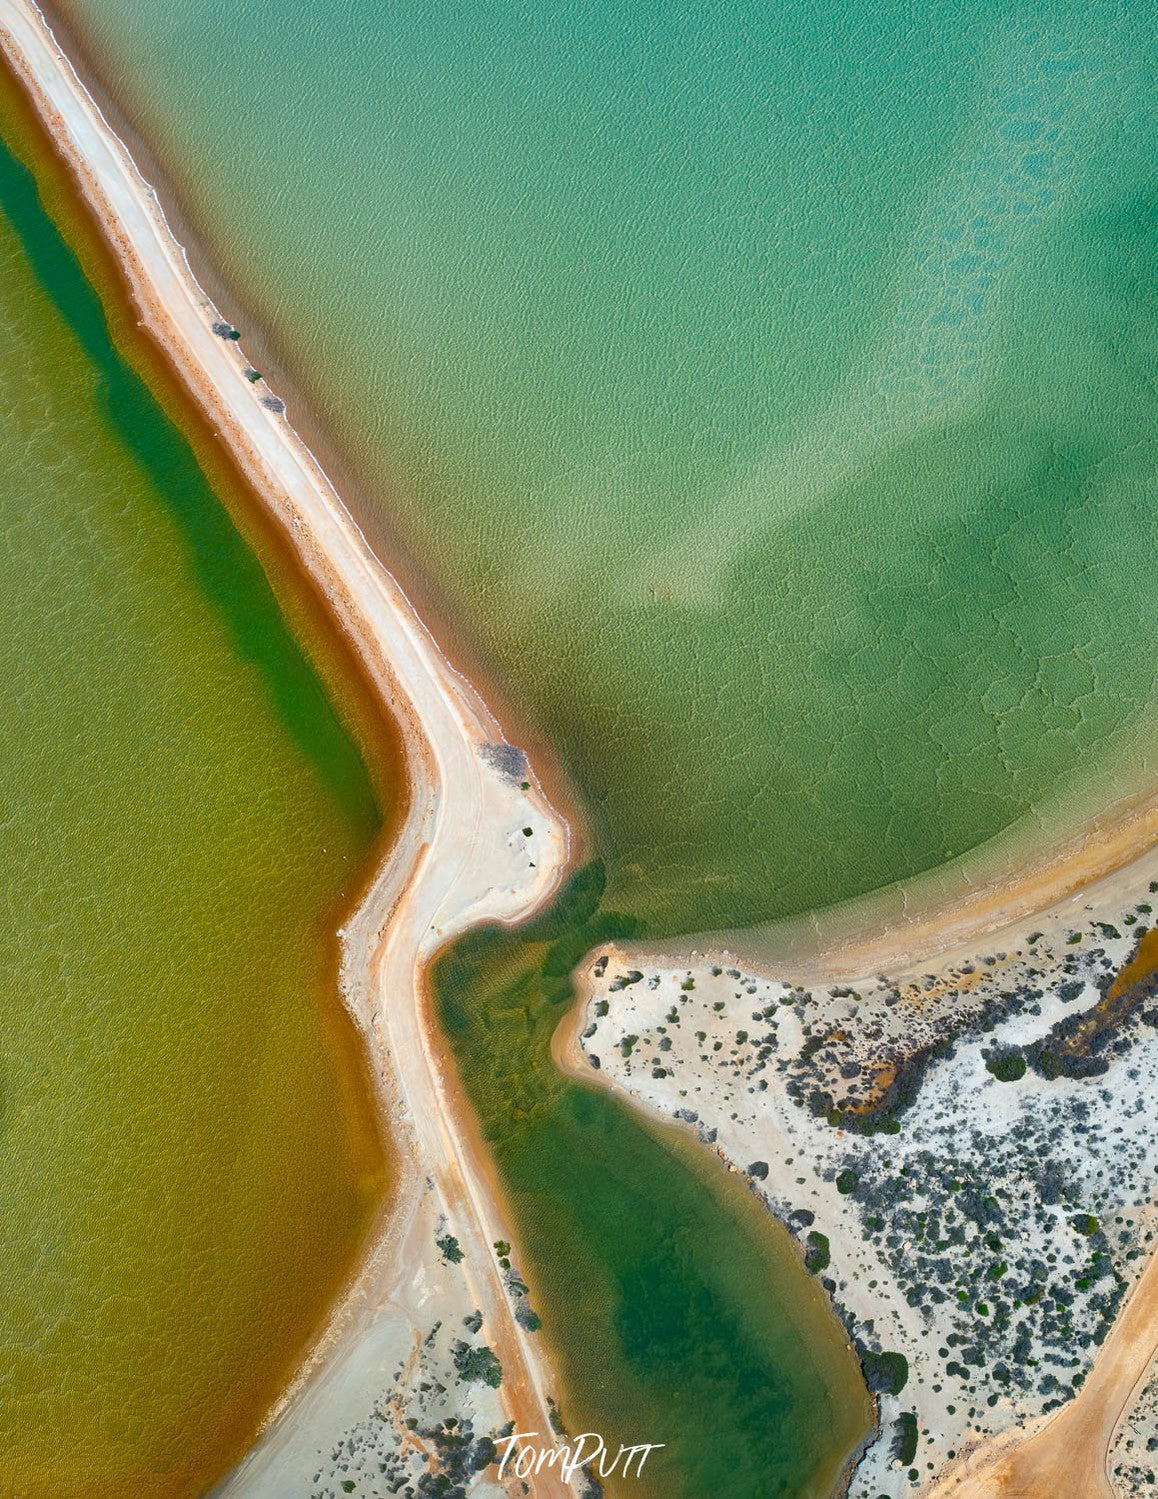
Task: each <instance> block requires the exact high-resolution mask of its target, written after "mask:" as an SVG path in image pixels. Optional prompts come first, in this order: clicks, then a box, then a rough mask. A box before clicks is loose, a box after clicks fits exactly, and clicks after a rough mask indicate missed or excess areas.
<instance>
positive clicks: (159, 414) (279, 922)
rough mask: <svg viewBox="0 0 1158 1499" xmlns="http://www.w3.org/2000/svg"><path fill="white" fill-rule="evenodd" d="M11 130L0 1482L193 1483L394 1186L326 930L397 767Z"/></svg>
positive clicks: (313, 1313)
mask: <svg viewBox="0 0 1158 1499" xmlns="http://www.w3.org/2000/svg"><path fill="white" fill-rule="evenodd" d="M0 129H2V130H3V134H4V138H5V142H6V143H0V391H2V392H3V410H4V422H3V437H2V440H0V582H2V588H0V600H2V603H0V613H2V624H0V681H2V682H3V691H4V713H3V717H2V721H0V788H2V796H3V815H2V816H0V973H2V982H0V1201H2V1202H3V1205H4V1257H3V1265H2V1268H0V1487H2V1488H3V1489H4V1491H5V1492H12V1493H19V1494H22V1495H28V1496H29V1499H40V1496H50V1495H51V1496H62V1499H63V1496H67V1499H75V1496H77V1495H81V1494H84V1495H96V1494H99V1495H102V1496H106V1495H107V1496H114V1495H125V1496H132V1499H138V1496H141V1495H146V1494H149V1495H154V1494H155V1495H178V1494H195V1493H201V1492H203V1491H204V1489H205V1487H206V1485H207V1484H208V1483H209V1482H210V1481H211V1480H212V1479H213V1478H215V1477H217V1476H218V1475H219V1474H220V1472H221V1471H222V1469H223V1468H224V1467H225V1466H226V1465H227V1464H228V1462H229V1461H231V1460H232V1459H234V1458H236V1457H237V1456H238V1455H240V1453H241V1452H242V1451H243V1450H244V1448H245V1446H246V1445H247V1444H248V1442H249V1441H250V1440H252V1436H253V1432H254V1430H255V1428H256V1425H257V1422H258V1420H259V1418H260V1417H261V1415H262V1414H263V1413H264V1410H265V1408H266V1407H267V1405H268V1403H269V1402H270V1400H271V1399H272V1398H273V1397H274V1395H275V1394H276V1393H277V1392H278V1390H279V1388H280V1387H281V1385H282V1384H283V1383H284V1382H285V1380H286V1378H287V1376H288V1374H289V1373H290V1372H291V1371H292V1369H293V1367H294V1365H295V1363H296V1361H297V1360H298V1358H299V1357H300V1356H301V1353H302V1351H303V1348H304V1346H305V1344H306V1342H307V1341H308V1339H309V1338H310V1337H311V1336H312V1335H313V1334H314V1332H315V1331H316V1330H317V1328H318V1327H319V1325H320V1322H321V1319H322V1318H324V1316H325V1314H326V1311H327V1309H328V1304H329V1303H330V1301H331V1300H332V1298H333V1297H334V1296H335V1295H336V1294H337V1292H338V1290H339V1288H340V1286H341V1283H342V1281H343V1279H344V1278H345V1277H346V1276H347V1275H348V1274H349V1273H350V1272H351V1270H352V1268H353V1262H354V1259H355V1257H356V1255H357V1254H358V1252H359V1249H360V1246H361V1244H362V1242H363V1240H364V1238H365V1235H366V1233H367V1230H368V1228H369V1226H370V1224H371V1222H372V1221H373V1218H374V1215H375V1212H376V1209H377V1207H378V1205H379V1203H380V1201H381V1197H382V1192H383V1187H384V1171H385V1165H384V1158H383V1152H382V1147H381V1144H380V1142H379V1140H378V1137H377V1132H376V1126H375V1122H374V1110H373V1107H372V1102H371V1099H370V1096H369V1091H368V1087H367V1080H366V1076H365V1068H364V1060H363V1058H362V1055H361V1052H360V1049H359V1046H358V1044H357V1042H356V1039H355V1037H354V1036H353V1034H352V1028H351V1027H350V1025H349V1023H348V1022H347V1021H346V1020H345V1018H344V1016H343V1014H342V1013H341V1010H340V1006H339V1001H338V995H337V987H336V958H337V955H336V951H335V946H334V942H333V939H332V935H331V934H332V931H333V927H334V925H335V923H336V921H337V919H338V913H339V911H340V909H341V907H342V905H343V903H344V902H346V901H347V900H348V899H349V898H350V896H351V894H352V893H353V891H354V889H355V883H356V877H357V871H358V870H359V867H360V866H361V865H362V863H363V861H364V859H365V857H366V855H367V852H368V849H369V846H370V844H371V841H372V840H373V839H374V837H375V835H376V833H377V830H378V828H379V825H380V821H381V815H380V811H379V805H378V802H379V797H380V795H382V794H384V793H386V792H387V791H388V786H387V784H386V783H385V782H383V783H382V785H381V786H380V788H379V790H378V793H377V794H376V791H375V788H374V787H373V786H372V785H371V783H370V781H369V779H368V777H367V773H366V770H365V767H364V765H363V762H362V759H361V758H360V754H359V751H358V749H357V748H356V747H355V745H354V743H353V742H352V740H351V738H350V733H349V725H344V724H343V723H342V722H341V721H340V720H339V718H338V717H337V716H336V715H335V711H334V709H333V707H332V706H331V704H330V702H329V701H328V700H327V697H326V695H325V692H324V691H323V688H322V685H321V681H320V679H319V676H318V672H317V670H316V669H315V667H314V666H313V665H312V664H311V661H310V659H309V658H308V657H307V656H306V654H305V651H304V649H303V644H302V640H303V639H305V638H307V637H308V639H309V643H310V648H311V649H322V648H323V647H324V637H323V636H321V635H320V634H319V633H318V630H317V628H316V626H315V627H314V628H313V629H312V632H311V631H306V630H305V626H304V623H303V621H301V620H299V621H298V622H297V626H300V627H301V628H300V629H298V630H297V634H295V633H291V631H290V629H289V627H288V625H287V623H286V619H285V618H284V617H283V614H282V613H281V611H280V609H279V605H278V603H277V602H276V601H275V598H274V596H273V593H272V592H271V589H270V585H269V583H268V582H267V579H266V576H265V575H264V573H263V571H262V568H261V567H260V566H259V564H258V562H257V560H256V557H255V555H254V553H253V552H252V551H251V549H250V547H249V546H248V545H247V544H246V542H245V541H243V539H242V537H241V536H240V534H239V533H238V531H237V530H236V529H235V527H234V524H233V522H232V521H231V519H230V517H229V515H228V514H227V512H226V511H225V509H223V508H222V504H221V501H220V500H219V498H218V496H217V494H216V493H215V492H214V490H213V489H212V488H211V487H210V485H209V483H208V482H207V480H206V478H205V477H204V474H203V472H202V470H201V468H200V467H199V466H198V463H197V461H196V459H195V457H194V453H193V451H192V449H191V447H190V445H189V442H188V441H187V440H186V438H185V436H184V435H183V433H182V431H181V430H179V429H178V427H177V426H176V425H174V422H173V420H171V418H170V417H169V416H168V415H166V413H165V412H164V411H162V410H161V408H160V407H159V406H158V404H157V402H156V401H155V400H154V397H153V395H152V394H151V392H150V389H149V387H148V386H147V385H146V384H145V383H144V382H143V380H142V379H141V377H140V375H139V374H138V373H137V371H136V370H135V369H134V368H133V367H131V366H130V365H129V364H128V363H126V361H125V359H124V358H123V357H122V355H121V353H120V352H118V350H117V348H116V347H114V345H113V343H112V341H111V339H110V334H109V327H108V322H107V319H106V311H105V309H104V308H103V307H102V304H101V301H100V300H99V299H98V296H97V293H96V291H95V290H94V289H93V286H92V285H91V284H90V283H89V281H88V280H86V277H85V274H84V272H83V271H82V269H81V267H80V264H79V263H78V261H77V259H76V258H75V256H74V254H73V251H72V249H71V248H70V247H69V245H68V244H67V243H66V242H65V240H64V239H63V238H62V237H61V235H60V233H59V231H58V229H57V226H56V225H55V223H54V222H53V220H52V219H51V218H50V217H49V216H48V214H47V213H46V212H45V209H44V207H43V205H42V202H41V200H40V199H39V198H38V195H37V187H36V184H35V182H34V180H33V178H32V176H31V175H30V173H29V171H28V170H27V168H26V166H25V164H24V161H23V160H22V159H21V158H22V157H24V156H29V157H31V158H35V157H36V148H35V146H34V144H33V142H32V140H31V138H30V137H27V136H25V135H24V134H23V133H22V125H21V117H20V111H19V109H17V108H15V107H14V106H13V104H12V100H11V98H10V96H9V91H8V86H7V85H6V86H5V89H4V91H3V92H2V94H0ZM39 166H40V168H42V169H43V171H44V173H45V174H46V178H48V179H50V178H51V177H52V168H51V166H50V165H48V164H47V163H46V161H45V160H44V158H43V157H41V158H39ZM111 306H112V303H110V308H111ZM120 316H121V318H122V325H123V326H127V327H129V328H131V326H132V323H131V318H130V317H129V316H128V315H127V314H123V313H122V314H120ZM297 626H295V628H296V629H297ZM303 631H305V633H304V634H303V633H302V632H303ZM299 637H300V638H299ZM328 652H329V659H328V661H327V665H326V672H327V674H328V678H329V679H333V677H334V674H335V673H336V674H337V675H338V676H339V677H340V673H341V670H342V668H341V665H340V657H339V656H338V654H337V652H336V650H335V647H334V643H333V642H332V641H331V642H330V643H329V645H328ZM345 670H346V673H347V675H349V667H348V666H347V667H346V668H345ZM339 696H340V693H339ZM350 696H351V700H353V699H354V698H356V696H357V693H356V690H355V689H353V688H351V691H350Z"/></svg>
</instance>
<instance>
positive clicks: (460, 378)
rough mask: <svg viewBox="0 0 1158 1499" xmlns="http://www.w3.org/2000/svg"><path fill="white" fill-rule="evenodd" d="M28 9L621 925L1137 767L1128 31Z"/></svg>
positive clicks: (233, 1)
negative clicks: (341, 479)
mask: <svg viewBox="0 0 1158 1499" xmlns="http://www.w3.org/2000/svg"><path fill="white" fill-rule="evenodd" d="M66 9H67V11H68V13H69V14H70V15H71V16H73V17H75V18H76V19H77V20H78V23H79V25H80V29H81V32H82V34H83V36H84V37H85V38H86V39H87V40H88V42H89V44H90V47H91V50H92V52H93V55H94V57H95V58H96V59H97V60H98V61H99V65H100V72H101V76H102V77H103V78H104V79H105V80H106V81H107V82H108V84H109V85H110V86H111V88H112V89H113V92H114V93H115V95H116V97H117V99H118V100H119V101H120V102H121V104H122V105H123V107H124V108H125V109H127V111H128V112H129V115H130V116H131V118H132V119H133V120H134V121H136V122H137V124H138V125H139V126H140V128H141V130H142V132H143V134H144V136H145V138H146V140H147V142H148V143H149V145H150V147H151V148H153V149H154V150H155V151H156V152H157V153H158V155H159V157H160V159H161V161H162V163H163V164H164V165H165V166H166V168H167V169H168V170H169V172H170V173H171V175H172V177H173V179H174V181H175V183H176V185H177V190H178V193H179V196H180V198H181V201H182V203H183V205H184V207H185V209H186V210H187V212H188V214H189V216H190V218H191V219H192V221H193V224H194V225H195V227H196V228H197V229H198V231H199V232H200V234H201V235H202V236H203V237H204V239H205V241H206V243H207V245H208V246H209V248H210V251H211V258H212V260H213V261H214V263H215V264H216V265H217V266H218V268H219V269H220V271H221V272H222V273H223V274H224V277H225V279H226V281H227V282H228V283H229V284H230V285H231V286H233V287H234V288H235V289H236V291H237V293H238V295H239V297H240V298H241V300H242V304H243V305H244V306H246V307H249V308H251V309H252V310H253V313H254V315H255V316H256V318H257V319H258V320H259V322H260V323H261V324H262V325H263V326H265V327H268V328H269V329H270V332H271V338H270V342H271V346H272V350H273V353H274V354H275V356H276V357H277V359H278V360H279V361H280V362H281V363H283V364H284V365H285V366H287V367H288V368H289V370H290V371H291V373H292V374H293V376H294V377H295V378H296V380H297V381H298V383H299V384H300V385H301V386H302V388H303V389H304V390H305V391H306V392H307V393H308V395H309V398H310V404H311V406H312V407H313V408H314V410H315V413H316V416H317V417H318V419H319V422H320V425H321V427H322V429H323V430H324V431H325V432H326V433H328V434H330V435H331V436H332V437H334V438H335V439H336V440H337V441H338V442H339V443H340V445H341V447H342V449H343V451H344V452H345V454H346V455H347V456H348V457H349V458H351V459H352V460H353V461H354V462H355V463H356V464H357V466H358V468H359V470H360V471H361V473H362V474H363V475H364V476H365V478H366V479H367V482H368V486H369V487H368V489H367V491H366V492H365V493H363V494H362V495H361V496H355V499H356V500H359V501H360V511H361V513H362V514H363V516H364V518H365V519H366V520H367V522H368V523H369V524H370V525H371V526H373V527H376V529H377V531H378V532H379V534H384V533H388V532H389V533H393V534H396V535H397V536H398V537H399V539H400V540H401V542H402V543H404V546H405V549H406V551H407V553H408V554H409V555H410V556H411V557H412V558H413V559H414V560H415V562H416V564H417V567H418V569H419V570H420V571H421V573H422V574H423V575H424V577H425V578H426V579H427V580H428V581H429V582H430V583H431V584H432V585H433V587H434V589H435V591H436V594H437V596H438V597H439V598H440V599H441V600H442V601H443V602H444V604H445V609H446V615H447V617H448V618H449V620H450V621H451V623H452V625H453V627H454V628H455V629H457V630H458V631H460V633H461V634H462V636H463V637H465V639H466V641H467V643H468V645H469V647H470V649H471V651H472V652H473V653H474V655H475V656H476V657H477V659H478V660H480V661H481V663H482V665H483V667H484V668H485V669H486V671H487V672H488V673H489V674H491V675H492V676H493V677H494V678H495V679H496V680H497V681H498V683H499V686H500V688H501V689H502V691H503V692H504V694H505V695H506V698H507V700H508V701H509V702H512V703H513V704H514V705H515V708H516V710H517V712H518V713H520V714H522V715H523V716H524V717H525V719H526V720H527V721H528V723H529V724H530V726H531V727H532V728H533V729H534V730H536V731H538V732H539V733H540V734H542V735H543V736H545V737H546V738H547V739H548V740H549V741H550V742H551V743H552V744H553V745H554V746H555V748H556V749H557V751H558V753H559V755H560V757H561V759H562V761H563V763H564V765H565V767H566V769H567V771H568V772H569V774H570V776H571V777H572V779H573V781H574V783H575V785H576V787H577V790H578V792H579V796H580V800H581V802H582V804H583V807H584V809H585V812H586V814H587V815H588V816H589V817H590V819H591V820H592V822H593V823H594V826H595V829H596V833H597V841H598V846H599V850H600V852H601V853H602V854H603V856H604V857H605V858H606V860H607V864H608V868H609V871H610V878H611V886H612V889H613V890H614V891H615V892H616V897H617V899H618V900H619V901H620V902H621V903H622V904H625V905H629V906H630V908H631V909H632V910H633V911H634V912H637V913H639V914H642V915H645V916H646V917H647V919H648V922H649V926H650V927H651V929H652V930H653V931H654V932H657V933H663V932H679V931H689V930H695V929H704V928H720V927H735V926H743V925H746V924H750V923H752V922H756V921H762V920H768V919H774V918H779V917H784V916H788V915H791V914H793V913H795V912H798V911H800V910H802V909H806V908H807V907H810V906H823V905H827V904H829V903H831V902H833V901H837V900H841V899H845V898H847V897H849V896H853V895H856V894H858V893H860V892H863V891H866V890H872V889H875V888H877V887H879V886H881V885H883V884H886V883H888V882H890V881H892V880H895V879H898V878H903V877H905V876H909V875H912V874H915V873H918V872H920V871H921V870H925V869H928V868H930V867H932V866H934V865H937V864H939V863H941V862H942V861H943V860H945V859H946V858H949V857H951V856H952V855H954V854H958V853H961V852H963V851H964V850H966V849H969V848H971V847H973V846H974V845H976V844H977V843H979V842H981V841H983V840H984V839H986V838H988V837H990V836H991V835H993V834H994V833H996V832H998V831H999V830H1001V829H1003V828H1005V827H1007V826H1009V825H1010V824H1011V823H1013V822H1015V821H1016V820H1017V819H1018V818H1019V817H1020V816H1022V815H1023V814H1024V813H1025V812H1026V810H1027V809H1029V808H1031V807H1033V806H1034V805H1035V804H1036V803H1037V802H1039V801H1040V800H1041V799H1043V798H1046V797H1049V796H1050V795H1052V794H1053V793H1055V792H1056V791H1057V790H1058V789H1059V788H1063V789H1064V788H1066V787H1069V786H1070V785H1071V784H1076V783H1078V782H1080V781H1081V780H1082V779H1083V778H1084V777H1085V776H1086V775H1087V774H1088V773H1089V772H1090V771H1091V770H1092V769H1093V768H1096V767H1098V766H1100V765H1105V764H1107V763H1110V762H1114V763H1116V764H1120V766H1121V767H1122V774H1123V776H1124V777H1126V778H1127V779H1129V778H1130V777H1133V778H1134V779H1135V781H1136V780H1137V779H1138V778H1141V777H1145V776H1147V775H1148V774H1149V773H1150V771H1151V770H1152V766H1153V759H1152V755H1151V752H1150V748H1149V745H1150V740H1151V738H1152V729H1153V715H1152V711H1151V710H1152V703H1153V696H1154V692H1153V689H1154V665H1153V656H1152V653H1151V652H1149V651H1147V650H1146V649H1145V648H1144V647H1143V646H1142V644H1141V643H1142V642H1145V641H1148V640H1150V639H1151V638H1152V637H1153V633H1154V627H1155V623H1156V620H1155V611H1156V609H1158V594H1156V593H1155V590H1154V589H1153V588H1152V587H1149V586H1148V580H1149V563H1148V553H1149V548H1148V546H1147V545H1146V543H1147V541H1148V540H1152V539H1153V536H1154V503H1153V501H1154V472H1155V462H1154V457H1155V454H1154V444H1155V437H1154V431H1155V420H1154V418H1155V395H1154V386H1153V383H1152V380H1151V379H1150V378H1148V375H1147V371H1151V373H1152V364H1151V361H1152V349H1153V338H1154V332H1155V330H1154V322H1153V319H1154V310H1153V309H1154V305H1155V304H1154V299H1153V296H1152V292H1153V279H1152V267H1153V265H1154V264H1155V254H1154V252H1155V248H1156V246H1155V238H1156V226H1155V220H1154V214H1153V199H1152V196H1151V194H1152V188H1153V174H1152V162H1151V160H1150V157H1151V152H1150V144H1149V143H1150V141H1151V140H1152V138H1153V133H1154V127H1155V124H1156V118H1155V116H1156V113H1158V105H1156V97H1158V96H1156V90H1158V84H1156V82H1155V78H1154V75H1153V69H1152V68H1151V67H1150V66H1149V62H1148V59H1149V58H1150V57H1151V56H1152V53H1153V49H1154V45H1155V41H1156V40H1158V38H1156V37H1155V28H1156V25H1158V22H1156V20H1155V13H1154V11H1153V9H1152V8H1150V7H1145V6H1142V7H1137V6H1135V7H1125V8H1123V7H1120V6H1117V5H1112V4H1108V3H1106V4H1102V3H1093V4H1081V5H1078V4H1076V3H1075V4H1060V3H1056V0H1054V3H1046V4H1040V5H1034V6H1022V5H1020V4H1013V3H1004V4H1001V5H996V6H995V5H992V4H990V3H982V0H975V3H968V4H963V5H957V6H953V7H948V8H946V7H932V8H929V7H915V6H911V5H909V4H905V3H896V0H892V3H885V4H876V3H874V4H872V5H867V4H860V3H855V4H852V5H849V4H847V3H843V0H842V3H841V4H839V5H838V4H820V5H813V6H769V5H768V4H766V3H763V0H761V3H751V0H749V3H744V0H741V3H730V4H726V5H720V6H713V7H707V8H705V7H692V8H691V9H688V8H687V7H679V6H674V5H671V4H667V3H648V4H643V5H632V6H597V7H591V6H576V5H563V6H559V5H544V4H530V5H514V4H511V3H510V0H476V3H474V4H472V5H469V6H466V7H461V6H454V7H452V6H448V5H445V4H441V3H437V0H403V3H400V4H397V5H392V6H391V7H390V8H389V10H388V11H383V9H382V7H381V6H380V5H379V4H378V3H376V0H348V3H345V4H343V5H341V6H331V7H317V6H312V5H303V4H302V3H301V0H271V3H270V4H269V5H266V6H263V7H262V10H261V12H260V13H259V14H255V13H254V12H253V10H252V7H250V6H247V5H244V4H242V3H240V0H183V3H182V4H181V5H180V7H179V8H178V9H177V11H176V13H175V12H174V7H173V6H171V5H169V4H162V3H160V0H100V3H99V4H97V3H90V0H67V4H66Z"/></svg>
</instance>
